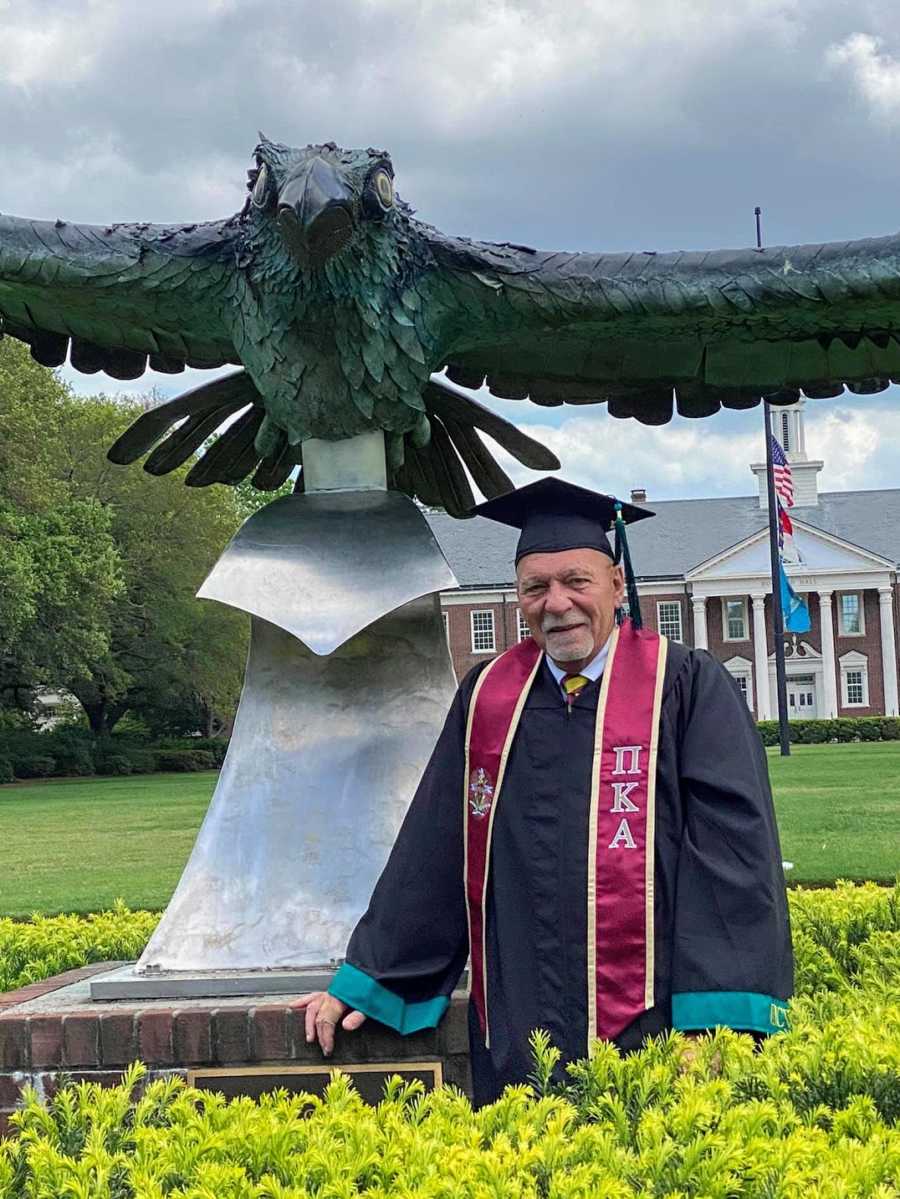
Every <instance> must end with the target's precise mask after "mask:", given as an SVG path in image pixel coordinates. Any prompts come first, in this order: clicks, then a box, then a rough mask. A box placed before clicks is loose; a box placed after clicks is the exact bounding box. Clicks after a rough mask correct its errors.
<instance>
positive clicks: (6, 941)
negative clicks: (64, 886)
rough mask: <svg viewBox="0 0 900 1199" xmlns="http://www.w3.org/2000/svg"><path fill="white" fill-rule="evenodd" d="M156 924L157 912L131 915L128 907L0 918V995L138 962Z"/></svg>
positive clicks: (118, 906) (120, 905) (117, 906)
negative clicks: (83, 969) (104, 965)
mask: <svg viewBox="0 0 900 1199" xmlns="http://www.w3.org/2000/svg"><path fill="white" fill-rule="evenodd" d="M158 921H159V914H158V913H157V912H130V911H129V910H128V908H126V907H125V906H124V904H117V905H116V907H115V908H114V909H113V910H112V911H111V912H96V913H94V914H92V915H90V916H35V917H34V918H33V919H32V920H28V921H15V920H9V919H7V918H0V992H2V991H12V990H14V989H15V988H16V987H24V986H26V985H27V984H28V983H33V982H38V981H39V980H40V979H42V978H49V977H50V976H51V975H53V974H61V973H62V972H63V971H64V970H72V969H74V968H75V967H76V966H88V965H90V964H91V963H92V962H110V961H120V960H121V961H125V960H130V959H131V958H136V957H138V956H139V955H140V952H141V950H142V949H143V948H144V946H145V945H146V944H147V941H148V939H149V937H150V934H151V933H152V932H153V930H154V928H155V927H156V925H157V922H158Z"/></svg>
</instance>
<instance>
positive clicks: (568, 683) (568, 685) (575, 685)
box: [562, 674, 591, 708]
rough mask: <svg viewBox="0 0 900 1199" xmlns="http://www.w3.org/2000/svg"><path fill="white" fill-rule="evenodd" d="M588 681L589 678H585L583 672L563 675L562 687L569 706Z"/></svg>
mask: <svg viewBox="0 0 900 1199" xmlns="http://www.w3.org/2000/svg"><path fill="white" fill-rule="evenodd" d="M590 681H591V680H590V679H588V678H586V677H585V676H584V675H583V674H564V675H563V677H562V689H563V691H564V692H565V693H566V703H567V704H568V705H569V707H570V708H571V706H572V704H573V703H574V702H575V700H576V699H577V698H578V696H579V695H580V694H581V693H582V691H583V690H584V689H585V687H586V686H587V685H588V683H589V682H590Z"/></svg>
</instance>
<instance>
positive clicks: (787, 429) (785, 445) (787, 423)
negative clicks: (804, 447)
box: [781, 412, 794, 454]
mask: <svg viewBox="0 0 900 1199" xmlns="http://www.w3.org/2000/svg"><path fill="white" fill-rule="evenodd" d="M781 448H782V449H783V450H784V452H785V453H786V454H787V453H788V452H789V451H790V450H792V449H793V448H794V447H793V446H792V445H791V418H790V417H789V416H788V414H787V413H786V412H782V413H781Z"/></svg>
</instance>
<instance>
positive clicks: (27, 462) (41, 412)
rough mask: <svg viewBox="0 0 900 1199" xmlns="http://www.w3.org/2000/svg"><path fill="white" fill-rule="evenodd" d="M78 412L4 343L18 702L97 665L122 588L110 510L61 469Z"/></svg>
mask: <svg viewBox="0 0 900 1199" xmlns="http://www.w3.org/2000/svg"><path fill="white" fill-rule="evenodd" d="M74 412H75V402H74V400H73V398H72V396H71V395H70V394H69V392H68V390H67V388H66V387H65V386H64V385H63V384H61V383H60V382H59V381H58V380H57V379H56V378H54V376H53V375H52V374H51V373H50V372H49V371H47V370H44V369H43V368H42V367H40V366H38V365H37V364H36V363H34V362H33V361H32V360H31V358H30V357H29V356H28V353H27V351H26V350H25V348H24V347H23V346H20V345H18V344H17V343H13V342H10V341H5V342H3V344H2V345H0V686H2V688H3V696H4V698H5V700H6V702H7V703H12V704H13V705H26V704H27V703H28V701H29V698H30V696H31V693H32V692H33V689H34V687H36V686H40V685H42V684H49V683H52V682H56V681H58V680H60V679H61V678H63V677H65V676H67V675H71V674H74V673H79V672H87V671H89V670H90V666H91V663H92V662H93V661H95V660H96V659H97V658H98V656H101V655H102V654H104V653H105V652H106V650H107V648H108V645H109V615H110V612H111V611H112V608H113V605H114V603H115V601H116V600H117V598H118V597H119V596H120V595H121V594H122V591H123V586H124V582H123V577H122V570H121V563H120V558H119V555H118V553H117V551H116V546H115V543H114V540H113V537H112V531H111V526H112V513H111V512H110V511H109V510H108V509H107V508H105V507H104V505H103V504H102V503H100V502H99V501H98V499H97V498H96V497H94V496H91V495H89V494H88V493H86V492H83V491H82V492H77V491H76V490H75V489H74V488H73V486H72V483H71V480H70V479H68V478H67V477H66V475H65V472H64V471H63V470H61V469H60V463H59V459H58V447H59V445H60V444H61V442H62V440H63V436H64V430H65V428H66V424H67V422H68V421H69V420H70V419H71V417H72V416H73V415H74Z"/></svg>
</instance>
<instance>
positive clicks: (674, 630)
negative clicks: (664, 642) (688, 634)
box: [656, 600, 682, 641]
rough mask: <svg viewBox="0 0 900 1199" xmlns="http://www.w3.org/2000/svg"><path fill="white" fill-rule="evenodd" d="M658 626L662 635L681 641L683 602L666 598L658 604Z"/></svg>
mask: <svg viewBox="0 0 900 1199" xmlns="http://www.w3.org/2000/svg"><path fill="white" fill-rule="evenodd" d="M656 627H657V629H658V630H659V632H660V634H661V636H663V637H668V638H669V640H670V641H681V639H682V633H681V604H680V603H679V602H678V600H664V601H663V602H662V603H658V604H657V605H656Z"/></svg>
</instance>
